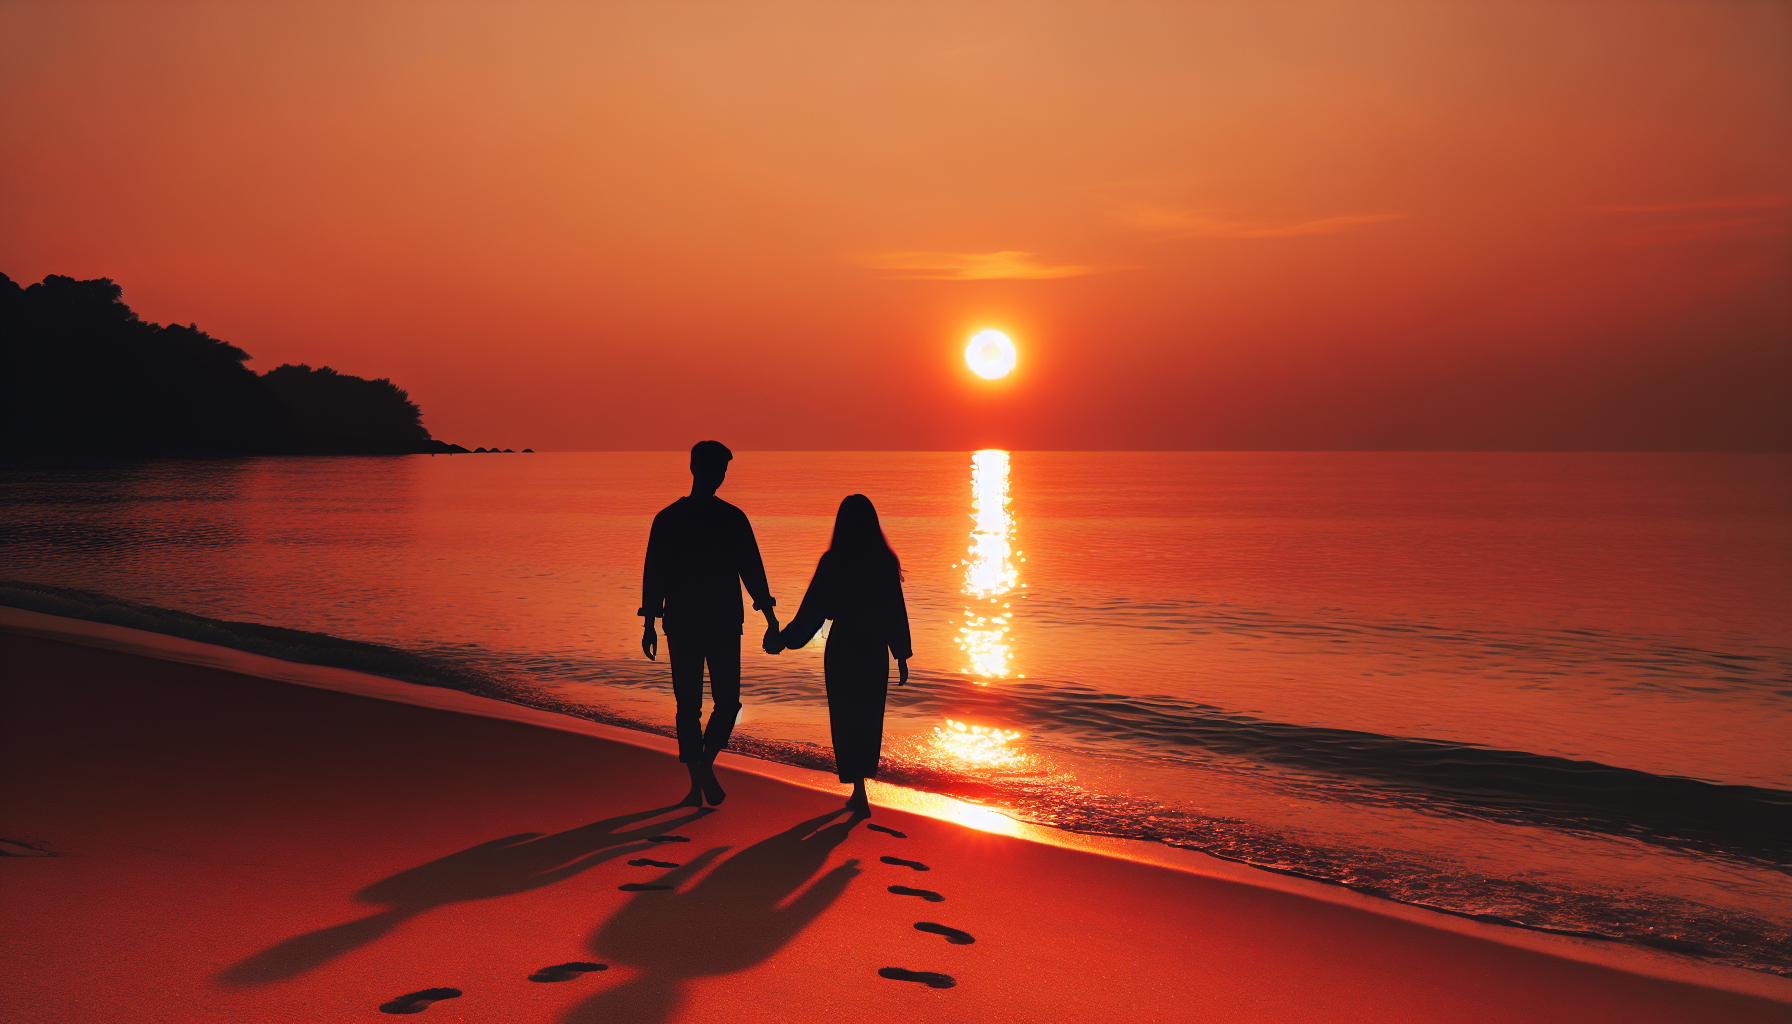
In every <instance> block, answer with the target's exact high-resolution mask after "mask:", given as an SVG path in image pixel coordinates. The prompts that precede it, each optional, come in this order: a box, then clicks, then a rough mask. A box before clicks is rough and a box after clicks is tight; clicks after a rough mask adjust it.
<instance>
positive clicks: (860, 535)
mask: <svg viewBox="0 0 1792 1024" xmlns="http://www.w3.org/2000/svg"><path fill="white" fill-rule="evenodd" d="M828 554H830V555H833V556H834V560H835V562H837V563H838V564H840V566H841V567H842V568H845V569H847V570H848V571H853V570H859V571H864V570H869V569H875V568H878V567H881V566H884V565H888V566H891V567H893V568H895V570H896V578H897V579H901V578H902V560H901V559H899V558H897V557H896V552H895V551H894V550H893V549H892V548H891V547H890V542H889V540H888V539H886V538H885V537H884V528H883V525H882V524H880V523H879V522H878V521H877V508H876V506H874V505H872V504H871V499H870V498H867V497H865V496H864V495H863V494H848V495H847V496H846V497H845V498H844V499H842V500H841V502H840V511H839V512H838V513H836V514H835V516H834V539H833V541H832V542H831V543H830V544H829V545H828Z"/></svg>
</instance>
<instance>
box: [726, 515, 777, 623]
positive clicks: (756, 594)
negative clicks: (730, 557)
mask: <svg viewBox="0 0 1792 1024" xmlns="http://www.w3.org/2000/svg"><path fill="white" fill-rule="evenodd" d="M736 543H737V544H738V545H739V547H738V550H736V552H735V565H737V566H738V567H739V571H740V581H741V582H742V583H744V584H746V587H747V593H748V594H751V595H752V596H753V610H754V611H757V612H762V613H764V615H765V644H764V646H765V652H766V653H767V654H776V653H778V649H779V648H778V647H777V646H776V645H775V644H774V642H773V638H774V637H775V636H776V634H777V632H778V613H777V612H774V611H772V609H773V608H776V607H777V606H778V600H777V598H775V597H773V596H772V588H771V585H770V584H768V583H766V581H765V560H764V559H763V558H761V557H760V556H759V539H758V538H757V537H754V536H753V523H752V522H751V521H750V520H748V519H747V514H746V513H745V512H742V513H741V514H740V535H739V538H738V540H737V542H736Z"/></svg>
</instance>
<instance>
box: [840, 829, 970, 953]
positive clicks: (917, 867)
mask: <svg viewBox="0 0 1792 1024" xmlns="http://www.w3.org/2000/svg"><path fill="white" fill-rule="evenodd" d="M865 827H866V828H868V829H871V830H872V831H875V832H883V833H887V834H889V835H892V836H895V837H896V838H897V839H907V838H908V836H907V835H905V834H903V833H901V832H898V831H896V830H895V829H893V828H888V827H885V826H883V825H871V824H867V825H866V826H865ZM878 860H879V861H880V862H881V863H884V864H889V865H891V866H893V867H900V868H908V869H909V870H910V871H931V870H933V869H932V868H930V867H928V866H927V865H925V864H923V863H921V862H920V861H918V860H904V859H903V858H901V857H879V858H878ZM887 891H889V892H891V893H894V894H895V895H897V896H918V897H920V898H921V899H924V900H926V901H927V902H929V903H944V902H945V901H946V897H945V896H943V895H941V894H939V893H937V892H934V891H933V890H932V889H915V888H911V887H909V886H906V885H892V886H890V887H889V889H888V890H887ZM915 930H916V931H918V932H929V933H931V934H934V935H939V936H941V937H943V938H944V939H945V940H946V941H947V942H950V943H951V944H953V945H954V946H968V945H970V944H971V943H973V942H976V941H977V940H976V939H975V938H972V937H971V933H970V932H967V931H961V930H960V929H957V928H953V927H950V926H948V925H943V924H936V923H934V922H932V921H916V922H915ZM877 973H878V976H879V977H882V978H889V979H890V980H891V981H913V982H917V983H919V984H922V985H926V986H927V987H928V988H951V987H952V986H954V985H956V984H958V979H957V978H954V977H952V976H951V975H950V974H941V973H940V972H938V971H911V970H909V969H908V968H906V967H880V968H878V969H877Z"/></svg>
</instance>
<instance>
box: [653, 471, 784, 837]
mask: <svg viewBox="0 0 1792 1024" xmlns="http://www.w3.org/2000/svg"><path fill="white" fill-rule="evenodd" d="M733 458H734V453H733V452H731V451H729V450H728V449H727V447H726V446H724V445H723V444H722V443H721V442H720V441H699V442H697V444H696V445H695V446H693V447H692V448H691V493H690V496H688V497H684V498H680V499H678V500H677V501H675V502H673V503H672V504H670V505H667V506H666V507H665V508H663V509H661V510H660V514H659V515H656V516H654V517H653V531H652V533H650V534H649V535H648V538H647V564H646V566H645V568H644V569H643V570H642V573H641V610H640V611H639V612H638V613H637V614H639V615H640V616H641V617H642V619H643V620H644V621H643V622H642V624H641V652H642V653H643V654H645V655H647V657H648V659H649V660H652V659H653V658H654V656H655V654H657V653H658V651H659V636H658V634H656V633H655V632H654V630H653V620H654V619H655V618H663V619H665V620H666V622H665V625H666V654H667V657H668V659H669V660H670V661H671V662H672V693H673V695H674V696H675V697H676V698H677V700H678V716H677V723H678V759H679V760H680V761H683V762H684V764H685V768H686V769H687V770H689V772H690V773H691V791H690V793H688V794H686V796H685V798H684V800H682V801H681V802H680V803H681V805H682V806H686V807H701V806H703V801H704V798H705V797H707V798H708V800H709V802H710V803H711V804H719V803H721V802H722V799H723V797H725V796H727V794H726V793H724V792H723V791H722V787H721V784H720V783H718V782H717V781H716V776H715V772H714V770H713V769H712V768H711V766H712V765H713V764H714V763H715V759H716V754H718V753H719V752H721V750H722V748H724V747H726V746H727V745H728V737H729V736H730V735H732V734H733V732H734V720H735V718H736V717H737V716H738V715H739V714H740V637H741V633H742V632H743V629H744V623H745V622H746V611H745V610H744V609H743V608H742V607H741V600H740V588H741V584H743V583H744V584H746V587H747V593H749V594H752V595H753V608H754V610H755V611H760V612H764V613H765V625H766V638H767V639H766V643H768V644H769V643H770V642H771V638H772V637H774V636H776V635H777V631H778V617H777V615H776V614H774V613H773V612H772V608H773V607H774V606H776V605H777V603H778V602H776V601H774V600H773V599H772V595H771V589H770V588H769V587H767V586H766V583H765V563H764V561H762V560H761V559H760V557H759V542H758V541H757V540H755V539H754V537H753V524H751V523H749V522H747V515H746V513H745V512H742V511H741V510H740V509H738V508H735V507H734V506H733V505H730V504H728V503H727V502H725V501H723V500H722V499H720V498H718V497H716V489H717V488H719V487H721V486H722V480H723V479H724V478H726V477H727V475H728V463H729V461H730V460H731V459H733ZM768 650H769V648H768ZM705 665H708V666H709V692H710V699H711V701H712V702H713V704H714V707H713V708H712V709H711V710H710V713H709V725H708V727H707V728H705V727H703V724H702V723H703V668H704V666H705Z"/></svg>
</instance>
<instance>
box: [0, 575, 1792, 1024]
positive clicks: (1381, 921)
mask: <svg viewBox="0 0 1792 1024" xmlns="http://www.w3.org/2000/svg"><path fill="white" fill-rule="evenodd" d="M0 665H3V666H4V694H5V706H4V709H3V713H0V723H3V728H4V730H5V735H4V742H3V743H0V756H3V757H4V759H5V763H4V769H3V771H0V780H3V787H4V788H3V792H4V799H3V801H0V839H4V840H6V841H7V845H6V847H5V850H6V852H7V853H8V854H9V856H8V857H6V858H5V860H4V862H3V863H0V887H4V888H3V895H0V905H3V906H4V908H5V925H6V926H5V928H4V929H0V965H3V969H4V971H5V975H6V977H7V978H8V979H9V983H8V985H7V986H6V987H5V989H4V991H3V992H0V1018H3V1019H5V1020H8V1021H21V1022H24V1021H31V1022H35V1021H44V1022H53V1021H83V1022H84V1021H102V1020H108V1021H182V1022H184V1021H320V1020H329V1021H351V1020H379V1019H386V1018H387V1017H388V1016H389V1015H391V1014H394V1013H399V1012H403V1013H427V1014H428V1015H429V1016H427V1017H425V1018H424V1019H426V1020H443V1021H452V1020H461V1021H544V1022H569V1024H570V1022H583V1021H613V1020H626V1021H650V1022H660V1021H828V1020H856V1021H903V1022H919V1021H935V1020H939V1021H947V1020H987V1021H1072V1020H1089V1021H1116V1020H1138V1021H1526V1022H1536V1021H1576V1022H1587V1021H1626V1022H1642V1021H1689V1020H1705V1021H1718V1020H1722V1021H1788V1020H1792V983H1788V982H1786V981H1784V980H1783V979H1778V978H1774V977H1771V976H1768V975H1757V974H1753V973H1751V972H1743V971H1735V970H1727V969H1710V968H1700V967H1694V966H1689V965H1685V964H1681V963H1679V962H1677V961H1674V960H1673V959H1671V958H1666V957H1656V958H1652V957H1651V956H1650V955H1648V954H1639V953H1635V952H1633V951H1617V950H1609V949H1603V948H1602V947H1601V944H1599V943H1593V942H1586V941H1577V940H1570V939H1563V938H1557V937H1553V936H1542V935H1536V934H1532V933H1522V932H1519V931H1518V930H1516V929H1510V928H1498V927H1495V926H1490V925H1482V924H1479V923H1476V922H1472V921H1459V920H1453V919H1447V918H1443V917H1442V916H1441V915H1435V914H1426V913H1423V912H1419V911H1410V910H1408V911H1401V910H1399V909H1398V908H1392V907H1375V906H1374V905H1373V904H1374V903H1375V901H1372V900H1369V899H1368V898H1366V897H1360V896H1356V895H1355V894H1351V893H1348V892H1345V891H1342V890H1338V891H1336V892H1329V893H1322V892H1319V891H1317V890H1319V889H1321V888H1323V887H1319V886H1317V885H1311V886H1309V887H1308V888H1306V889H1303V888H1302V886H1303V885H1307V883H1300V884H1295V883H1294V882H1293V881H1278V880H1276V879H1274V877H1273V876H1269V875H1266V874H1265V873H1262V872H1253V871H1249V870H1247V869H1242V868H1235V867H1232V866H1229V865H1225V864H1223V863H1222V862H1218V861H1212V860H1211V859H1210V858H1202V857H1200V856H1199V855H1197V854H1192V853H1187V852H1185V851H1175V850H1168V849H1157V850H1148V849H1144V847H1145V846H1146V844H1137V843H1119V842H1116V841H1107V842H1105V843H1104V842H1103V841H1101V840H1081V839H1077V838H1076V837H1067V836H1063V835H1062V834H1056V835H1047V834H1046V832H1047V830H1043V829H1036V828H1031V827H1029V826H1024V825H1019V824H1017V823H1013V822H1009V821H1008V820H1007V819H1005V818H1001V817H1000V816H999V815H994V814H991V813H989V812H983V813H982V814H979V813H978V812H977V810H976V809H974V808H967V807H965V806H963V805H955V802H952V801H945V800H942V799H940V798H929V797H927V796H926V795H925V794H915V793H909V792H907V791H901V790H896V789H895V788H893V787H887V786H884V787H874V788H873V792H872V799H873V803H874V806H875V813H874V815H873V817H872V818H871V819H870V821H869V823H865V822H859V823H853V822H850V821H849V819H848V818H847V817H846V816H845V815H844V814H843V813H841V809H840V798H841V795H842V794H843V792H844V791H843V789H842V788H841V787H839V786H836V785H832V780H830V779H827V778H826V777H825V776H820V775H818V774H815V773H807V772H803V771H801V770H799V769H794V768H787V767H784V766H777V765H770V764H766V763H763V762H749V761H748V760H747V759H744V758H739V757H734V756H732V755H728V756H725V757H724V759H723V760H722V761H721V762H720V763H719V774H720V778H721V779H722V781H723V783H724V785H726V786H727V788H728V792H729V797H728V799H727V801H726V802H725V803H724V805H723V806H721V807H720V808H716V809H714V810H706V811H692V810H690V809H686V808H678V807H671V806H668V805H669V804H671V803H673V802H674V801H675V800H676V799H677V798H678V797H679V796H680V795H682V792H683V788H684V785H683V782H682V772H681V771H680V770H679V766H678V765H677V763H676V759H675V755H674V754H673V752H672V744H671V741H670V740H664V739H661V738H659V737H655V736H649V735H645V734H634V733H624V732H623V731H622V730H618V729H614V728H610V727H606V726H600V725H594V724H592V723H587V722H582V721H578V720H574V719H570V718H565V717H563V716H556V715H552V714H548V713H546V712H541V711H536V710H532V709H528V708H523V707H519V706H515V705H510V704H504V703H501V702H498V701H492V700H488V699H485V698H481V697H475V696H471V695H468V694H464V693H459V692H456V691H450V690H443V689H436V688H430V687H423V686H416V685H413V684H408V683H402V682H396V681H392V680H385V679H379V678H376V677H373V676H367V675H361V674H358V673H353V672H348V671H345V670H338V669H328V668H319V667H315V666H306V665H296V664H291V663H286V662H278V661H274V660H273V659H268V658H263V657H260V656H257V655H250V654H244V653H242V652H237V651H232V650H227V649H224V648H217V647H209V646H207V645H204V644H198V643H193V642H190V641H186V640H179V639H175V638H171V637H163V636H159V635H157V634H151V633H143V632H140V631H136V630H129V629H124V628H122V627H115V626H107V625H99V624H95V623H86V622H78V621H75V620H69V619H61V618H58V617H54V616H47V615H38V614H35V613H31V612H24V611H17V610H10V609H8V610H4V611H3V613H0ZM669 703H670V702H669V701H668V712H669V710H670V708H669ZM868 824H869V825H876V826H879V829H872V828H869V827H868ZM979 826H980V827H979ZM896 833H900V835H897V834H896ZM598 965H601V967H600V966H598ZM886 969H894V970H886ZM880 971H881V972H882V973H880ZM892 975H894V976H892ZM430 990H442V991H437V992H434V993H433V995H434V996H439V997H444V998H436V999H432V998H430V997H429V996H428V995H418V996H415V997H414V998H410V999H408V1000H407V999H405V998H404V997H406V996H411V995H413V994H416V993H429V992H430ZM447 990H452V991H456V992H458V993H459V995H457V996H452V997H448V995H447ZM382 1008H384V1009H382Z"/></svg>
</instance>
